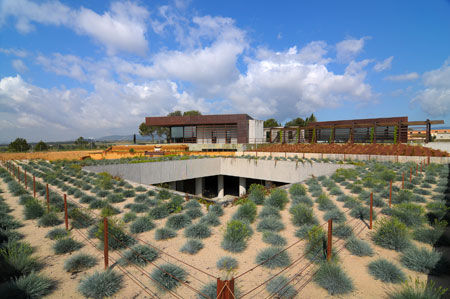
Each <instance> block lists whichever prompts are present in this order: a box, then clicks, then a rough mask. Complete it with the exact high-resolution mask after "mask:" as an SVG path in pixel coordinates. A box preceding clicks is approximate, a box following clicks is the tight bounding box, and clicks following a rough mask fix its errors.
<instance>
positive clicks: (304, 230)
mask: <svg viewBox="0 0 450 299" xmlns="http://www.w3.org/2000/svg"><path fill="white" fill-rule="evenodd" d="M315 226H316V225H314V224H306V225H302V226H301V227H300V228H299V229H298V230H297V231H296V232H295V236H296V237H297V238H300V239H305V238H307V237H308V234H309V232H310V231H311V230H312V229H313V228H314V227H315Z"/></svg>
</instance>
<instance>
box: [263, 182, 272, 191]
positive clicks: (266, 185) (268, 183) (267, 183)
mask: <svg viewBox="0 0 450 299" xmlns="http://www.w3.org/2000/svg"><path fill="white" fill-rule="evenodd" d="M264 185H265V187H266V188H267V189H269V188H270V186H271V185H272V184H271V182H270V181H265V184H264Z"/></svg>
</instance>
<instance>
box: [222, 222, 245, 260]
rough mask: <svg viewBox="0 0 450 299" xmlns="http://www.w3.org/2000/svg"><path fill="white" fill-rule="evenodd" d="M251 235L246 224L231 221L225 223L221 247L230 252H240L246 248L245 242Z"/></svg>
mask: <svg viewBox="0 0 450 299" xmlns="http://www.w3.org/2000/svg"><path fill="white" fill-rule="evenodd" d="M252 233H253V232H252V230H251V228H250V226H249V225H248V224H246V223H244V222H242V221H239V220H231V221H229V222H228V223H227V227H226V230H225V233H224V236H223V240H222V243H221V246H222V248H223V249H225V250H227V251H230V252H242V251H244V249H245V248H246V247H247V240H248V239H249V238H250V236H251V235H252Z"/></svg>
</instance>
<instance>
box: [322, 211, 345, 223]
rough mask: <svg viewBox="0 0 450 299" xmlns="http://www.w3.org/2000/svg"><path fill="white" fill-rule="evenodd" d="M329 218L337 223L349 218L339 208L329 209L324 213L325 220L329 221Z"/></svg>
mask: <svg viewBox="0 0 450 299" xmlns="http://www.w3.org/2000/svg"><path fill="white" fill-rule="evenodd" d="M329 219H333V222H336V223H344V222H345V221H346V220H347V218H346V217H345V214H344V213H343V212H341V211H340V210H339V209H337V208H336V209H332V210H329V211H327V212H326V213H325V215H323V220H325V221H328V220H329Z"/></svg>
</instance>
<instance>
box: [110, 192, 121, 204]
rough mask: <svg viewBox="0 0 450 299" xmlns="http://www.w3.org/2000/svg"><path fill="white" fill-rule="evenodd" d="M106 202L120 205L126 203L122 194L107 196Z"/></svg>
mask: <svg viewBox="0 0 450 299" xmlns="http://www.w3.org/2000/svg"><path fill="white" fill-rule="evenodd" d="M106 201H107V202H109V203H119V202H123V201H125V198H124V197H123V196H122V194H117V193H113V194H109V195H108V196H106Z"/></svg>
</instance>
